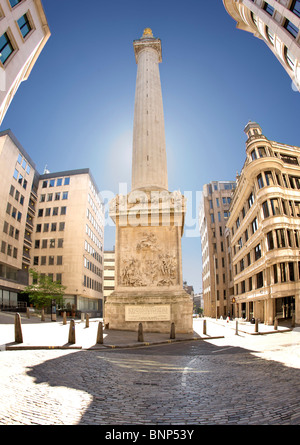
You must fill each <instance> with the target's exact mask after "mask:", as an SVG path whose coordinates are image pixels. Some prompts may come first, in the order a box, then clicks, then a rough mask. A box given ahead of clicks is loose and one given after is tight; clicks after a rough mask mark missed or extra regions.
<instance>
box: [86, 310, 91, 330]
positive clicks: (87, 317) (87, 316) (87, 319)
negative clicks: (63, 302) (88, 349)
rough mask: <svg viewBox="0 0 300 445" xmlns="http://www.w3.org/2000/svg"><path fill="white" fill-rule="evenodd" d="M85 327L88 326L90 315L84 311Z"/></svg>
mask: <svg viewBox="0 0 300 445" xmlns="http://www.w3.org/2000/svg"><path fill="white" fill-rule="evenodd" d="M85 327H86V328H89V327H90V316H89V314H88V313H86V315H85Z"/></svg>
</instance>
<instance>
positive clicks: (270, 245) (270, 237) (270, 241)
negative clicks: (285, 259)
mask: <svg viewBox="0 0 300 445" xmlns="http://www.w3.org/2000/svg"><path fill="white" fill-rule="evenodd" d="M267 242H268V249H269V250H273V249H274V240H273V232H269V233H267Z"/></svg>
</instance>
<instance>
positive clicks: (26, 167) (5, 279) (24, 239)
mask: <svg viewBox="0 0 300 445" xmlns="http://www.w3.org/2000/svg"><path fill="white" fill-rule="evenodd" d="M35 174H36V171H35V164H34V162H33V161H32V159H31V158H30V156H29V155H28V154H27V153H26V151H25V150H24V148H23V147H22V146H21V144H20V143H19V141H18V140H17V139H16V138H15V136H14V135H13V133H12V132H11V131H10V130H7V131H2V132H1V133H0V184H1V186H0V248H1V250H0V307H3V306H4V307H8V306H13V307H16V306H17V305H18V301H19V304H20V300H22V298H20V296H19V298H18V293H19V291H21V290H23V289H24V287H25V285H27V284H28V268H29V267H30V265H31V251H32V242H33V241H32V234H33V230H34V217H35V214H36V210H35V208H36V202H37V187H36V180H35Z"/></svg>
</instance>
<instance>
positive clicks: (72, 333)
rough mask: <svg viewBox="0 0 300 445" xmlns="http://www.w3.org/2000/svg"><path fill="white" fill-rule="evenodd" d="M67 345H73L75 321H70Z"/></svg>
mask: <svg viewBox="0 0 300 445" xmlns="http://www.w3.org/2000/svg"><path fill="white" fill-rule="evenodd" d="M69 343H71V344H75V343H76V341H75V321H74V320H71V321H70V329H69Z"/></svg>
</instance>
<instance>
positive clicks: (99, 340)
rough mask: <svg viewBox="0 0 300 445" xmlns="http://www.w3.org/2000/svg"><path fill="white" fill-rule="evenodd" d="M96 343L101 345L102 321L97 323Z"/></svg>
mask: <svg viewBox="0 0 300 445" xmlns="http://www.w3.org/2000/svg"><path fill="white" fill-rule="evenodd" d="M97 344H98V345H102V344H103V324H102V321H99V324H98V332H97Z"/></svg>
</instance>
